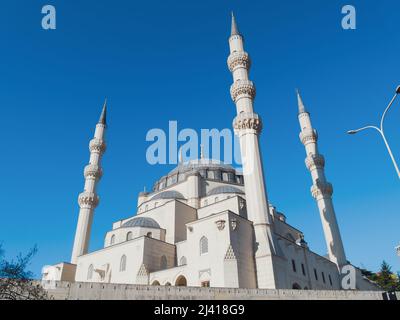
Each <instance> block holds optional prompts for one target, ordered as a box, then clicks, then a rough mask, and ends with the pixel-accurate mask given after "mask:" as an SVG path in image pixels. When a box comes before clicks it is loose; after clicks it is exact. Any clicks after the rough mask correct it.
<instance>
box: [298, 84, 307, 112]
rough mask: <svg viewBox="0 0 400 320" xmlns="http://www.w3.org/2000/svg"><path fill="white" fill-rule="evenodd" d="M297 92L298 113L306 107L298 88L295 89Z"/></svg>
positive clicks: (304, 110)
mask: <svg viewBox="0 0 400 320" xmlns="http://www.w3.org/2000/svg"><path fill="white" fill-rule="evenodd" d="M296 94H297V104H298V106H299V114H300V113H305V112H307V110H306V108H305V107H304V103H303V100H302V99H301V96H300V92H299V89H296Z"/></svg>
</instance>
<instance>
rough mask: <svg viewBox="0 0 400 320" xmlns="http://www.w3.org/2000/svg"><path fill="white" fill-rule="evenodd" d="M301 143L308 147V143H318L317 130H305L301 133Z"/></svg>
mask: <svg viewBox="0 0 400 320" xmlns="http://www.w3.org/2000/svg"><path fill="white" fill-rule="evenodd" d="M300 140H301V143H302V144H304V145H306V144H308V143H316V142H317V140H318V133H317V130H315V129H305V130H302V131H301V132H300Z"/></svg>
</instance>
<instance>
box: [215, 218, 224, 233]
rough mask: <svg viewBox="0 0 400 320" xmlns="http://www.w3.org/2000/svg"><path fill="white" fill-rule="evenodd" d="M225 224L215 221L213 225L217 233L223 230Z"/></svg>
mask: <svg viewBox="0 0 400 320" xmlns="http://www.w3.org/2000/svg"><path fill="white" fill-rule="evenodd" d="M225 222H226V221H225V220H218V221H215V224H216V225H217V228H218V230H219V231H222V230H224V229H225Z"/></svg>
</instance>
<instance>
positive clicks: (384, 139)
mask: <svg viewBox="0 0 400 320" xmlns="http://www.w3.org/2000/svg"><path fill="white" fill-rule="evenodd" d="M399 94H400V86H398V87H397V89H396V93H395V95H394V97H393V98H392V100H391V101H390V102H389V105H388V106H387V107H386V109H385V111H384V112H383V114H382V118H381V126H380V128H378V127H377V126H365V127H362V128H360V129H357V130H349V131H347V133H348V134H356V133H358V132H360V131H363V130H366V129H374V130H376V131H378V132H379V134H380V135H381V136H382V139H383V141H384V142H385V145H386V148H387V150H388V152H389V155H390V158H391V159H392V162H393V165H394V168H395V169H396V172H397V175H398V176H399V179H400V170H399V166H398V165H397V163H396V160H395V158H394V156H393V153H392V150H391V149H390V147H389V143H388V142H387V140H386V137H385V132H384V130H383V123H384V121H385V117H386V114H387V113H388V111H389V109H390V107H391V106H392V104H393V102H394V100H396V97H397V96H398V95H399Z"/></svg>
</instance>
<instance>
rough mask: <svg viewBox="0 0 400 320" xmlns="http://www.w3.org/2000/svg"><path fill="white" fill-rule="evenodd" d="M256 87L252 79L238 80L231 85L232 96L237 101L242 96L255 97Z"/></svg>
mask: <svg viewBox="0 0 400 320" xmlns="http://www.w3.org/2000/svg"><path fill="white" fill-rule="evenodd" d="M255 96H256V88H255V86H254V84H253V82H252V81H250V80H237V81H235V82H234V83H233V84H232V85H231V97H232V100H233V101H234V102H235V103H236V102H237V101H238V100H239V99H241V98H249V99H254V97H255Z"/></svg>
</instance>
